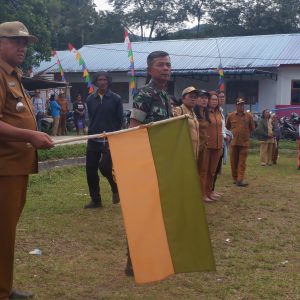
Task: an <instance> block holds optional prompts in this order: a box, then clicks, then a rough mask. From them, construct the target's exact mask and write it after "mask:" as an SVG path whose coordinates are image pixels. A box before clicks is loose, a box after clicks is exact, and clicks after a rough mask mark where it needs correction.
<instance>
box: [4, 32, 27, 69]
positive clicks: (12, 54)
mask: <svg viewBox="0 0 300 300" xmlns="http://www.w3.org/2000/svg"><path fill="white" fill-rule="evenodd" d="M27 44H28V39H27V38H25V37H10V38H6V37H1V38H0V57H1V59H3V60H4V61H5V62H7V63H8V64H9V65H11V66H12V67H16V66H18V65H21V64H22V62H23V61H24V59H25V57H26V52H27Z"/></svg>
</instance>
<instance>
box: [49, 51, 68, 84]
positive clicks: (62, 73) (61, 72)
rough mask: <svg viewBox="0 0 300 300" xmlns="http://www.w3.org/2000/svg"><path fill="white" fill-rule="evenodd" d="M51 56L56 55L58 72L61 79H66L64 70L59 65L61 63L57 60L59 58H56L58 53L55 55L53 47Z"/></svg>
mask: <svg viewBox="0 0 300 300" xmlns="http://www.w3.org/2000/svg"><path fill="white" fill-rule="evenodd" d="M52 56H53V57H56V64H57V66H58V70H59V72H60V76H61V81H66V80H65V74H64V70H63V68H62V65H61V63H60V60H59V58H58V55H57V52H56V50H55V49H53V50H52Z"/></svg>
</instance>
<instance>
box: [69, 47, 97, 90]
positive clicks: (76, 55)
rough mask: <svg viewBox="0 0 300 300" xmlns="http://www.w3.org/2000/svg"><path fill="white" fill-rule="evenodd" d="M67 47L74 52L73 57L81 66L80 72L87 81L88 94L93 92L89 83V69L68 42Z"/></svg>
mask: <svg viewBox="0 0 300 300" xmlns="http://www.w3.org/2000/svg"><path fill="white" fill-rule="evenodd" d="M68 48H69V50H70V52H72V53H74V54H75V59H76V60H77V61H78V63H79V66H81V68H82V72H83V75H82V76H83V78H84V81H85V82H86V83H87V86H88V89H89V94H91V93H93V91H94V89H93V86H92V83H91V78H90V75H89V71H88V69H87V66H86V64H85V62H84V60H83V58H82V56H81V54H80V53H79V51H78V50H76V49H75V47H74V46H73V45H72V44H70V43H69V44H68Z"/></svg>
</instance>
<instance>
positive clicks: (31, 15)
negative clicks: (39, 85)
mask: <svg viewBox="0 0 300 300" xmlns="http://www.w3.org/2000/svg"><path fill="white" fill-rule="evenodd" d="M16 20H17V21H20V22H22V23H24V24H25V26H26V27H27V28H28V30H29V32H30V33H31V34H33V35H36V36H37V37H38V38H39V42H38V43H37V44H36V45H30V46H29V47H28V51H27V57H26V60H25V62H24V64H23V65H22V69H23V70H24V71H25V72H26V71H27V70H29V68H30V67H32V66H34V65H38V64H39V62H40V61H41V60H44V59H48V58H49V57H50V53H51V45H50V42H51V33H50V30H49V27H48V24H49V18H48V14H47V8H46V6H45V2H44V1H43V0H28V1H19V0H12V1H4V0H1V10H0V22H1V23H2V22H8V21H16Z"/></svg>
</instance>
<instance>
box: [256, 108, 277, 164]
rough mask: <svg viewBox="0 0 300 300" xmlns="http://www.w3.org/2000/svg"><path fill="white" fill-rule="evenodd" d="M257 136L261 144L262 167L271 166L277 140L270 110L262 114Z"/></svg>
mask: <svg viewBox="0 0 300 300" xmlns="http://www.w3.org/2000/svg"><path fill="white" fill-rule="evenodd" d="M256 134H257V137H258V140H259V143H260V164H261V165H262V166H266V165H268V166H271V165H272V155H273V147H274V143H275V139H274V136H273V124H272V119H271V114H270V111H269V110H268V109H265V110H264V111H263V112H262V118H261V120H260V121H259V123H258V126H257V129H256Z"/></svg>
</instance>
